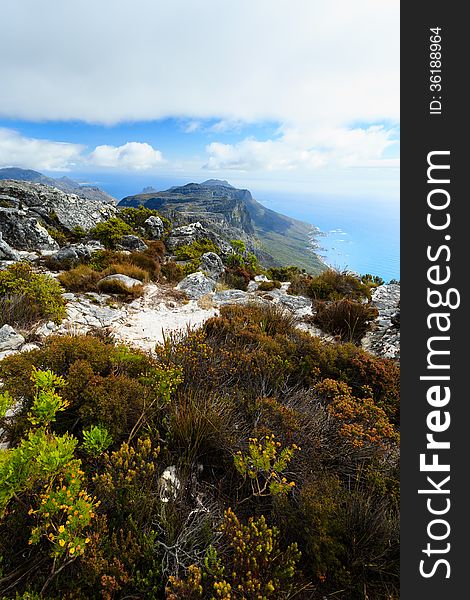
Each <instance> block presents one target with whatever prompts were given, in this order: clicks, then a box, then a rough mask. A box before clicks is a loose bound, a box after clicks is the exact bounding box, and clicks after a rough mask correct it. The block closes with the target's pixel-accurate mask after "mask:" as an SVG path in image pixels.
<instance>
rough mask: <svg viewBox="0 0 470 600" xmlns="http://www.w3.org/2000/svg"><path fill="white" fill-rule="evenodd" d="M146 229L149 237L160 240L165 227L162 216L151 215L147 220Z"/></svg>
mask: <svg viewBox="0 0 470 600" xmlns="http://www.w3.org/2000/svg"><path fill="white" fill-rule="evenodd" d="M144 224H145V229H146V231H147V232H148V235H149V238H150V239H152V240H160V239H161V238H162V237H163V233H164V231H165V227H164V225H163V221H162V220H161V219H160V217H156V216H153V215H152V216H151V217H149V218H148V219H147V220H146V221H145V223H144Z"/></svg>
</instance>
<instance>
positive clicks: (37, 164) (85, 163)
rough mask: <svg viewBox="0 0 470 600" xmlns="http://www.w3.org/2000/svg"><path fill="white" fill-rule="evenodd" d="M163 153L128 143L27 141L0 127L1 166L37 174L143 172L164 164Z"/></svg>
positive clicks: (144, 145)
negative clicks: (83, 170) (81, 170)
mask: <svg viewBox="0 0 470 600" xmlns="http://www.w3.org/2000/svg"><path fill="white" fill-rule="evenodd" d="M164 163H165V160H164V158H163V156H162V153H161V152H160V151H159V150H156V149H155V148H153V147H152V146H150V144H147V143H143V142H127V143H126V144H123V145H122V146H107V145H103V146H97V147H96V148H95V149H94V150H93V151H92V152H89V153H87V152H86V148H85V146H82V145H80V144H70V143H67V142H55V141H51V140H44V139H37V138H29V137H25V136H22V135H20V134H19V133H18V132H17V131H14V130H12V129H7V128H1V127H0V167H23V168H27V169H38V170H39V171H41V170H44V171H70V170H73V169H74V168H79V167H81V168H83V167H92V168H93V167H107V168H114V169H117V170H121V171H126V170H132V171H143V170H149V169H153V168H155V167H158V166H160V165H161V164H164Z"/></svg>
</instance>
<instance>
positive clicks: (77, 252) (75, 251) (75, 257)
mask: <svg viewBox="0 0 470 600" xmlns="http://www.w3.org/2000/svg"><path fill="white" fill-rule="evenodd" d="M103 249H104V246H103V245H102V244H101V243H100V242H97V241H93V240H92V241H89V242H87V243H86V244H70V246H65V247H64V248H61V249H60V250H59V251H58V252H56V253H55V254H52V255H51V256H50V258H51V259H52V260H55V261H57V262H63V261H69V262H70V263H78V262H80V261H83V260H87V259H89V258H90V257H91V255H92V254H93V253H94V252H97V251H98V250H103Z"/></svg>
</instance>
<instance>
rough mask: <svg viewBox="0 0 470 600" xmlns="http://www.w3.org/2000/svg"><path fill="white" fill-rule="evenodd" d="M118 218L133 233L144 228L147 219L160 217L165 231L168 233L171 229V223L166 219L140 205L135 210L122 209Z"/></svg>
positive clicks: (129, 208) (131, 208)
mask: <svg viewBox="0 0 470 600" xmlns="http://www.w3.org/2000/svg"><path fill="white" fill-rule="evenodd" d="M119 217H120V218H121V219H122V220H123V221H124V222H125V223H127V224H128V225H129V226H130V227H132V229H134V230H135V231H138V230H139V228H145V221H146V220H147V219H148V218H149V217H160V219H161V220H162V222H163V226H164V228H165V230H166V231H169V230H170V229H171V222H170V221H169V220H168V219H167V218H166V217H164V216H163V215H161V214H160V213H159V212H158V211H156V210H152V209H151V208H147V207H146V206H143V205H140V206H139V207H137V208H134V207H132V206H129V207H126V208H122V209H120V211H119Z"/></svg>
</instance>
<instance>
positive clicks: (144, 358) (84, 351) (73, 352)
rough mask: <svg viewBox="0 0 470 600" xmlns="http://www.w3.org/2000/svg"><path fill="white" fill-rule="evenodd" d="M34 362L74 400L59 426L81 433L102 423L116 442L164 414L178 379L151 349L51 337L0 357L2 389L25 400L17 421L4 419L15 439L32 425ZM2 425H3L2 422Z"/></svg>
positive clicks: (79, 337) (87, 338) (89, 340)
mask: <svg viewBox="0 0 470 600" xmlns="http://www.w3.org/2000/svg"><path fill="white" fill-rule="evenodd" d="M34 367H38V368H41V369H50V370H52V371H53V372H54V373H57V375H60V376H61V377H63V378H64V379H65V381H66V382H67V385H66V386H65V387H64V388H63V390H62V396H63V398H64V399H65V400H67V401H68V402H69V406H68V407H67V409H66V410H65V411H64V412H62V413H60V415H58V417H57V422H56V423H54V429H55V430H57V431H60V432H64V431H71V432H73V433H78V432H81V431H82V429H83V428H89V427H90V426H94V425H96V424H97V423H100V425H101V426H102V427H105V428H106V429H107V431H108V432H109V434H110V435H111V436H112V437H113V439H114V440H115V441H116V442H119V441H120V439H122V436H123V435H127V436H128V435H129V434H131V432H133V435H135V433H136V432H137V431H138V430H139V429H140V428H141V427H144V426H146V425H147V424H149V423H152V422H153V419H157V421H158V418H159V411H160V410H161V407H162V406H163V405H166V404H167V403H168V402H169V398H170V397H171V395H172V394H173V392H174V390H175V389H176V387H177V385H178V382H179V380H180V379H179V377H180V376H179V374H178V372H177V371H175V370H174V369H168V368H164V367H161V366H160V365H158V363H157V362H156V361H155V360H154V359H152V358H151V357H149V356H148V355H147V354H145V353H143V352H140V351H138V350H129V349H127V348H125V347H123V346H114V345H113V344H110V343H107V342H106V341H103V340H100V339H98V338H94V337H91V336H51V337H49V338H48V339H47V340H45V342H44V345H43V347H42V348H41V349H38V350H33V351H31V352H26V353H22V354H17V355H13V356H9V357H7V358H6V359H4V360H3V361H1V362H0V379H1V381H2V382H3V390H4V391H5V392H7V391H8V392H9V393H10V395H11V397H12V398H13V399H14V401H15V402H16V401H19V400H21V401H22V405H21V409H20V410H19V411H18V413H17V415H16V417H15V419H14V421H12V422H10V423H5V428H6V429H7V432H8V437H9V439H10V440H11V441H12V442H14V441H15V440H17V439H18V438H20V437H21V436H23V435H24V433H25V431H26V430H27V428H28V422H27V419H26V415H27V414H28V411H29V410H30V407H31V404H32V401H33V397H34V388H33V386H32V384H31V382H30V380H29V377H30V375H31V373H32V372H33V370H34ZM2 426H3V425H2Z"/></svg>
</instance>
